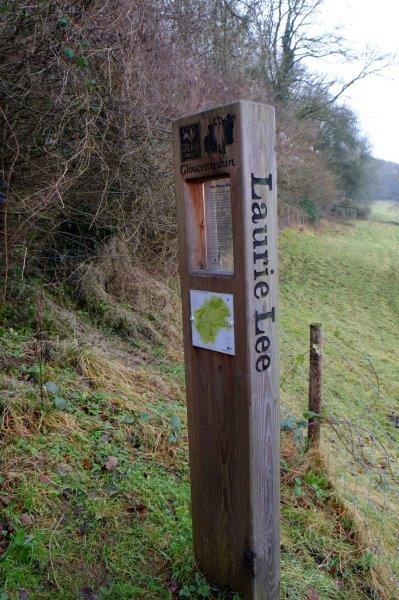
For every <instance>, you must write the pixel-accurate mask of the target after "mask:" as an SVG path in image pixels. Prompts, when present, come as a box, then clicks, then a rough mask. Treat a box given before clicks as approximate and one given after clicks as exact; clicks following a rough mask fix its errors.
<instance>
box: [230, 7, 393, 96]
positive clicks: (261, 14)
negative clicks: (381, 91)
mask: <svg viewBox="0 0 399 600" xmlns="http://www.w3.org/2000/svg"><path fill="white" fill-rule="evenodd" d="M323 3H324V0H253V1H252V2H251V3H249V2H241V5H242V7H243V10H242V14H244V13H245V14H246V15H247V17H248V16H249V17H250V23H251V25H250V27H251V35H252V37H253V40H254V44H253V48H254V52H255V55H256V59H257V63H258V69H259V72H260V74H261V76H262V78H263V79H264V81H265V82H267V83H268V84H269V85H271V86H272V88H273V89H274V92H275V97H276V100H279V101H281V102H287V100H288V99H289V96H290V92H291V91H292V89H293V87H295V84H297V83H298V82H302V81H303V80H304V79H306V77H307V75H308V74H307V69H306V61H307V60H309V59H323V58H327V57H336V58H338V59H340V60H342V61H343V62H356V63H359V64H360V67H359V71H358V72H357V73H356V74H355V75H354V76H353V77H352V78H351V79H350V80H348V81H344V82H342V81H338V80H326V79H325V78H324V79H323V78H322V79H323V83H324V91H326V90H327V89H331V88H332V87H334V88H335V90H336V91H335V92H334V93H333V94H331V97H330V101H331V102H335V101H336V100H337V99H338V98H339V97H340V96H341V95H342V94H343V93H344V92H345V91H346V90H347V89H348V88H349V87H351V86H352V85H353V84H354V83H356V82H357V81H359V80H360V79H364V78H365V77H368V76H370V75H374V74H376V73H378V72H380V71H381V70H382V69H384V68H385V67H386V66H387V65H388V64H389V63H390V60H391V57H389V56H387V55H381V54H378V53H377V52H375V51H372V50H369V49H367V50H365V51H364V52H363V53H361V54H360V55H359V54H355V53H354V52H352V51H351V50H350V48H349V47H348V44H347V42H346V40H345V38H344V37H343V35H342V32H341V30H340V29H339V28H335V29H334V30H333V31H330V32H329V31H320V32H318V29H319V26H318V25H317V18H318V17H319V14H320V13H319V11H320V9H321V7H322V5H323ZM337 86H338V87H337Z"/></svg>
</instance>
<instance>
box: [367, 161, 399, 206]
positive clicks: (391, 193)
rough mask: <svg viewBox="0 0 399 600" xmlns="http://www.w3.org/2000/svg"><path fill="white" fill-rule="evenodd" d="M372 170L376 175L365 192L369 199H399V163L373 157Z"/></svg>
mask: <svg viewBox="0 0 399 600" xmlns="http://www.w3.org/2000/svg"><path fill="white" fill-rule="evenodd" d="M372 171H373V172H374V175H375V177H373V182H374V183H371V185H370V186H369V187H368V190H367V193H366V194H365V195H366V198H367V200H375V199H379V200H396V201H399V164H398V163H394V162H389V161H387V160H381V159H379V158H373V159H372Z"/></svg>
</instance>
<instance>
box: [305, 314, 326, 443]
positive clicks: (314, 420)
mask: <svg viewBox="0 0 399 600" xmlns="http://www.w3.org/2000/svg"><path fill="white" fill-rule="evenodd" d="M322 361H323V338H322V330H321V325H320V323H312V324H311V325H310V348H309V412H313V413H315V414H316V415H320V413H321V382H322ZM308 439H309V445H310V446H311V447H313V448H316V449H317V448H319V446H320V417H319V416H316V417H310V418H309V425H308Z"/></svg>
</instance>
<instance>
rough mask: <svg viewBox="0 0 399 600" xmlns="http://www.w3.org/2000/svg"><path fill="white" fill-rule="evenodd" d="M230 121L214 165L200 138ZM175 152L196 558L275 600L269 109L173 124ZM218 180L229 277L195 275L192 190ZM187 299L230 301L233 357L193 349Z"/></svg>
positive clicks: (242, 108)
mask: <svg viewBox="0 0 399 600" xmlns="http://www.w3.org/2000/svg"><path fill="white" fill-rule="evenodd" d="M226 115H231V116H232V117H234V119H235V120H234V132H233V133H234V135H233V137H234V142H233V143H231V144H228V145H227V146H226V148H225V154H222V155H220V154H218V153H217V152H215V153H211V154H210V155H208V154H207V153H206V152H205V150H204V145H203V143H204V140H203V138H204V136H205V135H206V133H207V132H208V131H209V126H212V123H214V122H215V121H214V119H215V118H219V117H226ZM197 122H200V124H201V131H202V139H201V143H202V156H201V157H200V158H196V159H192V160H188V161H182V160H181V156H180V135H179V128H180V127H181V126H183V125H190V124H192V123H197ZM174 144H175V157H176V161H175V165H176V196H177V214H178V229H179V253H180V278H181V290H182V310H183V324H184V349H185V361H186V384H187V411H188V428H189V444H190V470H191V488H192V514H193V531H194V548H195V555H196V558H197V561H198V564H199V567H200V568H201V570H202V571H203V573H204V574H205V575H206V577H207V578H208V579H209V580H210V581H211V582H212V583H215V584H217V585H219V586H220V587H226V588H232V589H234V590H236V591H238V592H240V593H241V594H242V595H243V597H244V598H246V599H247V600H276V599H277V598H278V597H279V556H280V548H279V543H280V542H279V403H278V388H279V385H278V340H277V326H276V320H277V208H276V202H277V196H276V185H275V182H276V163H275V148H274V145H275V140H274V110H273V108H271V107H268V106H264V105H261V104H256V103H251V102H237V103H234V104H231V105H229V106H223V107H216V108H214V109H212V110H210V111H207V112H204V113H201V114H199V115H191V116H187V117H184V118H182V119H179V120H177V121H176V122H174ZM212 163H213V165H214V167H212V166H209V165H211V164H212ZM215 165H216V166H215ZM188 167H191V169H189V168H188ZM195 169H197V170H195ZM190 170H191V171H192V172H189V171H190ZM269 174H271V175H272V178H271V179H272V182H273V185H272V189H271V190H270V189H269V183H270V181H269ZM215 176H216V177H217V176H229V177H230V180H231V204H232V223H233V251H234V274H233V275H221V274H212V273H211V274H210V273H200V272H191V273H190V272H189V264H191V261H189V258H188V255H189V251H191V250H190V248H192V246H193V244H192V241H191V240H190V237H189V236H191V235H192V234H191V233H188V234H187V230H186V223H187V221H188V220H189V219H188V212H187V211H188V210H192V203H193V201H194V204H195V197H196V194H198V193H199V192H198V188H197V185H194V186H193V185H192V182H193V181H194V180H195V179H198V178H205V177H209V178H214V177H215ZM255 230H256V231H255ZM259 230H261V231H259ZM196 252H197V251H196ZM197 258H198V256H197ZM190 289H196V290H206V291H215V292H222V293H230V294H233V295H234V312H235V315H234V321H235V345H236V354H235V356H228V355H226V354H222V353H219V352H213V351H210V350H205V349H202V348H196V347H194V346H193V345H192V342H191V325H190V322H189V317H190V298H189V291H190Z"/></svg>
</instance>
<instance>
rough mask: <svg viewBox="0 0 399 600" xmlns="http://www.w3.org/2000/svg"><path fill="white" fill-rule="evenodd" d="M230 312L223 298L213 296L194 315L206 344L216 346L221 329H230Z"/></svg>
mask: <svg viewBox="0 0 399 600" xmlns="http://www.w3.org/2000/svg"><path fill="white" fill-rule="evenodd" d="M229 317H230V310H229V308H228V306H227V305H226V303H225V301H224V300H223V298H221V297H220V296H219V297H218V296H212V298H208V299H207V300H205V302H204V303H203V305H202V306H200V308H198V309H197V310H196V311H195V313H194V325H195V328H196V329H197V331H198V333H199V335H200V337H201V340H202V341H203V342H204V344H210V343H211V344H214V343H215V342H216V338H217V336H218V333H219V331H220V330H221V329H228V328H229V327H230V326H229V323H228V321H227V319H228V318H229Z"/></svg>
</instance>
